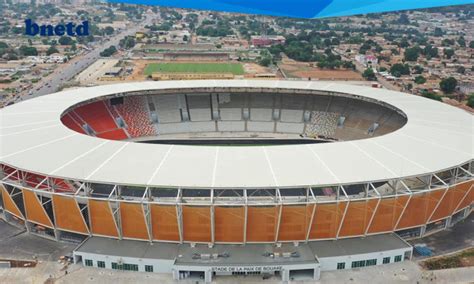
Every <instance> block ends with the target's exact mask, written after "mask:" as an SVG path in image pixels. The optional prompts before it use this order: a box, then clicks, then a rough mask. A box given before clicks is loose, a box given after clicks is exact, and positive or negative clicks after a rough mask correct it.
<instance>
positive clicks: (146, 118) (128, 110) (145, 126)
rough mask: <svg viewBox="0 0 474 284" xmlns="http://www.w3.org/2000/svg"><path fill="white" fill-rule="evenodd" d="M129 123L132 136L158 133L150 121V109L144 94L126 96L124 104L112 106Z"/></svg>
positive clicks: (128, 127) (128, 129) (128, 126)
mask: <svg viewBox="0 0 474 284" xmlns="http://www.w3.org/2000/svg"><path fill="white" fill-rule="evenodd" d="M111 109H113V110H114V111H116V112H117V113H118V114H119V115H120V116H121V117H122V118H123V120H124V121H125V123H126V124H127V131H128V133H129V134H130V136H131V137H144V136H154V135H157V132H156V129H155V127H154V126H153V125H152V124H151V123H150V111H149V110H148V107H147V100H146V97H144V96H130V97H125V98H124V102H123V104H119V105H115V106H113V107H111Z"/></svg>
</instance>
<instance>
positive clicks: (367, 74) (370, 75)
mask: <svg viewBox="0 0 474 284" xmlns="http://www.w3.org/2000/svg"><path fill="white" fill-rule="evenodd" d="M362 77H364V78H365V79H366V80H367V81H377V77H375V72H374V70H373V69H372V68H367V69H365V71H364V73H362Z"/></svg>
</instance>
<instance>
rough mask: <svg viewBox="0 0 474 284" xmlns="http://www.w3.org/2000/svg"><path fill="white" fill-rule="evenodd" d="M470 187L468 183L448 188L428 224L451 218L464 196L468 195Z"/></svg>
mask: <svg viewBox="0 0 474 284" xmlns="http://www.w3.org/2000/svg"><path fill="white" fill-rule="evenodd" d="M470 187H471V184H470V183H462V184H458V185H455V186H453V187H451V188H449V189H448V191H447V192H446V194H445V195H444V197H443V199H441V201H440V203H439V205H438V207H437V208H436V210H435V212H434V214H433V216H432V217H431V219H430V222H432V221H437V220H440V219H444V218H446V217H448V216H451V214H453V213H454V210H456V208H457V207H458V205H459V203H460V202H461V201H462V199H463V198H464V196H466V194H467V193H468V191H469V188H470Z"/></svg>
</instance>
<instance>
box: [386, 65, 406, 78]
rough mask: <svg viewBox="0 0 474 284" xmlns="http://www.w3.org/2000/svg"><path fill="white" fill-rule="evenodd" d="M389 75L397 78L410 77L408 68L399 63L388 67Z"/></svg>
mask: <svg viewBox="0 0 474 284" xmlns="http://www.w3.org/2000/svg"><path fill="white" fill-rule="evenodd" d="M390 73H391V74H392V75H393V76H395V77H397V78H399V77H401V76H402V75H410V66H408V64H401V63H396V64H393V66H392V67H390Z"/></svg>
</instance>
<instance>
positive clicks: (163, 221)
mask: <svg viewBox="0 0 474 284" xmlns="http://www.w3.org/2000/svg"><path fill="white" fill-rule="evenodd" d="M150 208H151V232H152V236H153V239H154V240H161V241H177V242H179V241H180V239H179V227H178V226H179V225H178V219H177V214H176V206H170V205H157V204H152V205H150Z"/></svg>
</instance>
